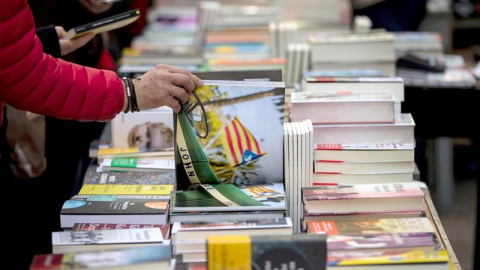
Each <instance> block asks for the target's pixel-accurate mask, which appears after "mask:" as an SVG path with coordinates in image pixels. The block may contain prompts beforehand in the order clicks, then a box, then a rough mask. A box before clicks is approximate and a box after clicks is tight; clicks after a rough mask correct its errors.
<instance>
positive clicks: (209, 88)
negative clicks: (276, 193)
mask: <svg viewBox="0 0 480 270" xmlns="http://www.w3.org/2000/svg"><path fill="white" fill-rule="evenodd" d="M204 84H205V85H204V86H203V87H200V88H197V89H196V90H195V92H194V94H193V95H191V96H190V97H191V99H190V100H189V102H187V103H186V104H185V105H184V106H183V108H182V111H180V113H178V114H176V115H175V119H174V121H175V133H176V135H175V138H176V141H175V143H176V146H175V162H176V178H177V190H178V191H179V192H177V194H176V196H175V203H174V208H173V211H174V212H177V211H181V212H185V211H201V210H199V208H198V207H210V208H209V210H210V211H236V210H243V211H246V210H247V209H251V210H264V209H266V208H268V207H270V209H273V210H277V209H274V208H275V207H271V206H268V204H266V203H263V202H260V200H257V199H255V198H252V197H250V196H249V195H247V194H245V193H244V192H243V191H241V189H240V188H238V187H237V185H252V184H264V183H275V182H283V155H282V154H278V153H283V152H282V151H280V152H279V151H278V149H281V148H282V147H283V135H282V131H283V117H284V93H285V86H284V84H283V83H282V82H263V81H260V82H256V81H204ZM252 107H261V108H262V115H263V116H264V120H265V121H262V123H261V124H260V123H259V122H258V121H257V120H258V119H257V116H256V113H255V112H253V110H251V108H252ZM268 153H276V154H268ZM282 188H283V187H282ZM282 193H283V194H284V192H283V191H282ZM283 197H284V196H283ZM283 201H284V199H283ZM283 205H284V203H283ZM246 206H248V207H246ZM215 207H217V208H216V209H215ZM222 208H228V209H222ZM283 208H284V206H283ZM200 209H201V208H200Z"/></svg>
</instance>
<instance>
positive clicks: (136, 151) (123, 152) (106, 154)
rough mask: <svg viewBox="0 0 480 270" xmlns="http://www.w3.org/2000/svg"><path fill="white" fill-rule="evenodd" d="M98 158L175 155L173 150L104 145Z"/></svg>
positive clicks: (99, 151)
mask: <svg viewBox="0 0 480 270" xmlns="http://www.w3.org/2000/svg"><path fill="white" fill-rule="evenodd" d="M96 157H97V159H98V160H99V161H101V160H103V159H105V158H124V157H128V158H131V157H173V150H165V151H150V150H149V149H147V148H139V147H128V148H124V147H102V148H99V149H98V153H97V156H96Z"/></svg>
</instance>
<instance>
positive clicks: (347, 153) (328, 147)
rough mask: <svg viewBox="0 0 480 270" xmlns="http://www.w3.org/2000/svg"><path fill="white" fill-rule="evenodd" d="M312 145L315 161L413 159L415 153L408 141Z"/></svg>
mask: <svg viewBox="0 0 480 270" xmlns="http://www.w3.org/2000/svg"><path fill="white" fill-rule="evenodd" d="M314 147H315V150H314V156H315V160H316V161H322V160H332V161H353V162H380V161H407V160H409V161H410V160H411V161H413V160H414V155H415V148H414V146H413V145H412V144H410V143H407V144H402V143H375V144H374V143H371V144H352V143H345V144H315V146H314Z"/></svg>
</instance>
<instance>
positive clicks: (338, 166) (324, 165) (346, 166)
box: [314, 160, 415, 174]
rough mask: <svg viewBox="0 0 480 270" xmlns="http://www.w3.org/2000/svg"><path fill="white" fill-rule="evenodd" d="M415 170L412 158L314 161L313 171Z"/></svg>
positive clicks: (376, 171) (398, 171) (400, 171)
mask: <svg viewBox="0 0 480 270" xmlns="http://www.w3.org/2000/svg"><path fill="white" fill-rule="evenodd" d="M414 170H415V161H414V160H399V161H378V162H374V161H373V162H372V161H368V162H367V161H337V160H320V161H315V164H314V172H324V173H371V174H373V173H402V172H413V171H414Z"/></svg>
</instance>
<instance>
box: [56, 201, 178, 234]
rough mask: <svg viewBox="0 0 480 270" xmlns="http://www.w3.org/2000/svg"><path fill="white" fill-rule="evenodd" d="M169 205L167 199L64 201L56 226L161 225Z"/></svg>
mask: <svg viewBox="0 0 480 270" xmlns="http://www.w3.org/2000/svg"><path fill="white" fill-rule="evenodd" d="M169 204H170V200H169V198H167V199H165V198H160V199H157V198H149V199H133V200H131V199H123V198H122V199H119V198H115V199H114V200H111V201H105V200H98V201H84V200H67V201H66V202H65V203H64V204H63V206H62V209H61V210H60V225H61V227H62V228H72V227H73V225H74V224H75V223H123V224H128V223H139V224H157V225H165V224H167V221H168V210H169Z"/></svg>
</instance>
